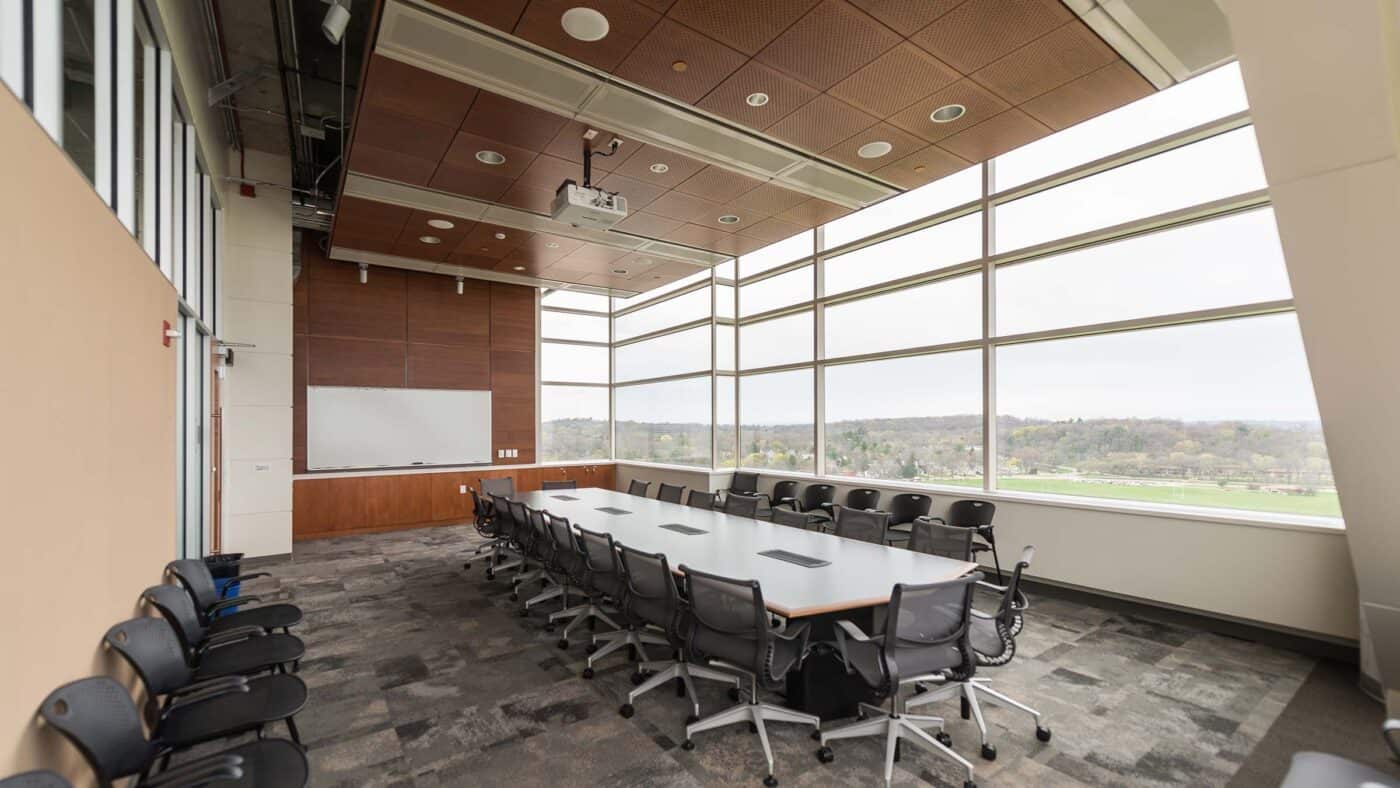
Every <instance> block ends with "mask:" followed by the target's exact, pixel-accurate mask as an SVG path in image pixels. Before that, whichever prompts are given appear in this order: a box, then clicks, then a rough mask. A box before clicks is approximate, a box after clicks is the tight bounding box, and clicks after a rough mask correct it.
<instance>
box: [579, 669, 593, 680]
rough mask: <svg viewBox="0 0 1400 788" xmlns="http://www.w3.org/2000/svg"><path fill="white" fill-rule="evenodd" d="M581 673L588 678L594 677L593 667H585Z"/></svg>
mask: <svg viewBox="0 0 1400 788" xmlns="http://www.w3.org/2000/svg"><path fill="white" fill-rule="evenodd" d="M581 675H582V676H583V677H584V678H586V679H591V678H593V668H584V669H583V673H582V674H581Z"/></svg>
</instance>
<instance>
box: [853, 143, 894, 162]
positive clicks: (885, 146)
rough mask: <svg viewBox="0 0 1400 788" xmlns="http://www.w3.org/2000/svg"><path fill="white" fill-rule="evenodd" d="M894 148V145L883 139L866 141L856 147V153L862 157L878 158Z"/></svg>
mask: <svg viewBox="0 0 1400 788" xmlns="http://www.w3.org/2000/svg"><path fill="white" fill-rule="evenodd" d="M893 149H894V146H893V145H891V144H889V143H888V142H885V141H884V140H876V141H875V142H867V143H865V144H864V145H862V146H860V147H859V148H857V149H856V155H857V156H859V157H861V158H862V159H878V158H880V157H881V156H884V155H885V154H886V153H889V152H890V151H891V150H893Z"/></svg>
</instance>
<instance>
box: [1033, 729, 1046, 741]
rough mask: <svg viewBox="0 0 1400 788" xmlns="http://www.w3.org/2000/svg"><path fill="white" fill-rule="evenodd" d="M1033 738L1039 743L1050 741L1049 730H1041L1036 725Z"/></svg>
mask: <svg viewBox="0 0 1400 788" xmlns="http://www.w3.org/2000/svg"><path fill="white" fill-rule="evenodd" d="M1035 737H1036V738H1037V739H1039V740H1041V741H1050V729H1049V728H1042V727H1040V726H1039V725H1037V726H1036V728H1035Z"/></svg>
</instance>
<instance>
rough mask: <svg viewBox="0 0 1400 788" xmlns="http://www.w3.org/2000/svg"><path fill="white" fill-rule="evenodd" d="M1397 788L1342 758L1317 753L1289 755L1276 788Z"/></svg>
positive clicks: (1397, 784) (1398, 784) (1383, 776)
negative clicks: (1288, 764)
mask: <svg viewBox="0 0 1400 788" xmlns="http://www.w3.org/2000/svg"><path fill="white" fill-rule="evenodd" d="M1319 786H1327V788H1361V787H1362V786H1365V788H1400V780H1397V779H1395V778H1394V777H1391V776H1389V775H1387V774H1383V773H1382V772H1378V771H1376V770H1375V769H1372V768H1371V767H1370V766H1366V765H1363V764H1360V763H1357V762H1355V761H1349V760H1347V759H1346V758H1338V757H1337V756H1335V755H1328V754H1326V753H1321V752H1299V753H1294V754H1293V765H1292V766H1291V767H1289V769H1288V774H1287V775H1286V776H1285V777H1284V778H1283V784H1282V785H1280V786H1279V788H1318V787H1319Z"/></svg>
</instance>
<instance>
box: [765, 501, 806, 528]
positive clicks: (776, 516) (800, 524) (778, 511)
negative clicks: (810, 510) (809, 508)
mask: <svg viewBox="0 0 1400 788" xmlns="http://www.w3.org/2000/svg"><path fill="white" fill-rule="evenodd" d="M773 522H775V523H777V524H778V525H788V526H792V527H793V528H804V529H805V528H806V527H807V526H808V525H809V524H810V523H811V519H810V518H808V516H807V515H806V514H803V513H802V512H794V511H793V510H791V509H788V508H786V507H783V506H774V507H773Z"/></svg>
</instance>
